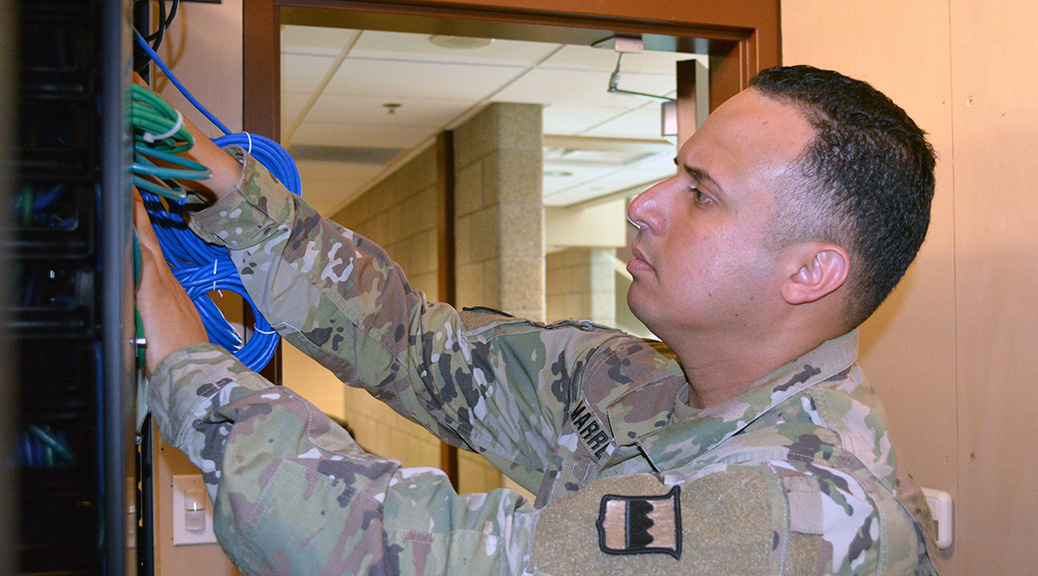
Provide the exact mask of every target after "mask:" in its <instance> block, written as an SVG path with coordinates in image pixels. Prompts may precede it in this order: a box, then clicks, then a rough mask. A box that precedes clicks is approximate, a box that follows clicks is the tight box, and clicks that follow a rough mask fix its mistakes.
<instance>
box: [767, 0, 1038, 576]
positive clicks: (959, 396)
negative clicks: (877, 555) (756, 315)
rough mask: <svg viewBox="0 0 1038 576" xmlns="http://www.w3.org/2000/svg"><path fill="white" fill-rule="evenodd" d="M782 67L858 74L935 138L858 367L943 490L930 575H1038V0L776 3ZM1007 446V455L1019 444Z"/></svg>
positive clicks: (912, 453)
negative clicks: (921, 234) (920, 202)
mask: <svg viewBox="0 0 1038 576" xmlns="http://www.w3.org/2000/svg"><path fill="white" fill-rule="evenodd" d="M782 10H783V28H782V32H783V54H784V62H786V63H792V62H810V63H813V64H818V65H822V66H827V67H833V68H837V69H840V70H842V71H845V72H848V73H850V74H852V75H856V76H860V77H864V78H866V79H868V80H870V81H872V82H874V83H875V84H876V85H877V86H878V87H879V88H880V89H882V90H884V91H886V92H888V93H889V94H890V95H891V96H892V97H893V98H894V100H895V101H898V102H900V103H902V104H903V105H904V106H905V108H906V109H908V111H909V113H910V114H912V115H913V117H915V118H916V119H917V120H918V121H919V122H920V124H921V125H923V127H924V128H926V129H927V130H929V131H930V132H931V133H932V135H933V136H932V138H933V142H934V143H935V145H936V147H937V150H938V153H939V154H940V156H941V160H940V165H939V168H938V197H937V199H936V201H935V205H934V224H933V226H932V228H931V234H930V237H929V238H928V240H927V243H926V245H924V248H923V252H922V254H921V255H920V259H919V261H918V262H917V265H916V267H915V269H914V270H913V271H912V272H911V273H910V275H909V277H908V278H907V280H906V284H905V285H904V286H903V287H901V288H899V289H898V291H897V292H896V293H895V296H894V298H893V300H892V301H891V302H889V303H887V304H885V305H884V307H883V308H882V310H881V312H880V314H879V315H878V317H877V318H875V319H873V320H871V321H870V322H869V323H868V324H867V326H866V327H865V328H864V329H863V334H864V336H865V338H864V342H865V346H864V348H863V358H862V363H863V365H864V366H865V370H866V372H867V373H868V374H869V376H870V378H871V379H872V380H873V381H874V382H875V383H876V384H877V388H879V389H880V391H881V394H882V395H883V397H884V400H885V402H886V404H887V409H888V411H889V412H890V413H891V420H892V426H893V427H894V432H895V440H896V442H897V443H898V444H899V445H900V446H901V447H902V449H903V451H904V452H906V453H907V456H908V459H909V461H910V462H911V463H912V465H913V469H914V470H915V472H916V476H917V477H918V478H919V479H920V480H921V482H922V483H923V484H924V485H927V486H932V487H935V488H941V489H945V490H948V491H950V492H952V494H953V495H954V496H955V506H956V511H955V522H956V534H955V540H956V544H955V546H954V548H952V549H951V550H950V551H948V552H945V553H944V554H943V555H942V559H941V562H940V566H941V569H942V573H943V574H945V575H946V576H947V575H950V574H952V575H953V574H1020V573H1030V572H1032V571H1033V570H1032V569H1033V567H1034V566H1035V565H1038V547H1035V546H1034V543H1035V542H1036V541H1038V501H1036V499H1034V498H1033V497H1032V496H1031V495H1032V494H1034V493H1035V491H1036V489H1038V458H1036V457H1035V456H1034V452H1035V451H1034V449H1033V448H1032V447H1030V445H1029V444H1030V439H1031V438H1033V437H1034V436H1035V435H1036V434H1038V422H1036V420H1035V418H1034V416H1033V415H1032V408H1031V407H1032V406H1034V405H1035V404H1036V403H1038V365H1036V364H1035V363H1034V362H1033V361H1032V360H1031V359H1030V356H1031V355H1032V354H1034V350H1036V349H1038V296H1036V295H1038V258H1036V256H1035V254H1036V249H1038V235H1035V233H1034V230H1035V228H1036V227H1038V195H1036V194H1035V192H1034V191H1035V190H1036V189H1038V173H1036V171H1035V169H1034V161H1035V156H1036V151H1038V104H1036V103H1035V98H1034V94H1035V93H1036V91H1038V80H1036V79H1035V77H1034V74H1033V68H1034V66H1033V59H1034V58H1033V55H1034V54H1035V53H1036V52H1038V39H1036V38H1038V37H1036V35H1035V34H1034V30H1035V26H1036V25H1038V6H1036V5H1035V4H1033V3H1032V2H1030V1H1028V0H1000V1H997V2H979V1H977V0H949V1H947V2H944V1H941V2H938V1H929V0H925V1H923V0H921V1H917V2H911V3H903V4H902V3H899V2H892V1H888V0H868V1H864V2H857V3H854V4H853V5H851V4H850V3H839V4H837V3H830V2H824V1H817V0H785V1H784V2H783V3H782ZM1018 445H1019V447H1018Z"/></svg>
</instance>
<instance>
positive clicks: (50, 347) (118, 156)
mask: <svg viewBox="0 0 1038 576" xmlns="http://www.w3.org/2000/svg"><path fill="white" fill-rule="evenodd" d="M14 10H15V12H16V18H17V20H16V21H17V22H18V24H17V36H19V44H20V48H19V50H18V52H17V57H16V60H17V61H16V62H15V63H14V64H15V68H16V70H17V73H16V82H15V90H14V91H13V94H11V95H10V96H9V97H10V98H11V99H12V100H13V102H11V103H10V107H11V108H13V109H14V110H15V114H16V118H17V120H16V124H17V130H16V133H15V134H13V135H12V136H11V138H10V140H13V142H9V143H8V144H7V145H6V146H5V147H8V146H10V147H11V148H13V150H11V151H10V152H11V154H12V156H13V170H12V171H13V181H12V182H11V183H12V186H10V189H11V190H10V191H11V193H10V194H9V195H8V196H7V197H4V200H5V202H4V206H3V209H4V210H6V211H7V214H6V215H5V226H6V230H5V231H4V234H2V235H0V242H2V244H0V250H2V252H3V259H4V269H3V270H2V272H3V274H4V275H5V276H6V277H7V278H8V285H7V288H8V294H7V295H6V298H7V302H6V304H5V308H6V309H5V310H4V313H3V314H2V316H3V317H4V323H5V326H4V333H5V340H6V346H7V350H6V352H7V354H8V357H9V358H13V359H14V360H15V362H14V363H16V364H17V368H13V366H12V365H11V364H13V363H11V362H8V365H7V366H4V367H3V374H4V376H5V377H6V379H7V380H8V385H7V386H6V387H5V394H6V400H7V401H9V402H11V403H12V404H13V407H14V412H15V413H16V414H17V418H16V421H15V422H14V423H13V425H11V426H10V427H9V431H10V438H9V444H10V449H9V450H8V452H9V454H10V456H11V458H10V459H11V461H13V463H14V469H15V476H16V485H15V489H14V491H13V492H14V493H13V494H11V492H10V491H8V496H9V497H10V496H14V498H13V500H14V502H16V504H15V505H14V514H15V515H16V516H17V521H16V522H15V524H16V525H17V529H15V530H13V531H10V532H13V534H12V535H11V537H10V538H9V540H11V543H10V549H11V550H12V557H11V558H10V560H11V561H13V563H16V565H17V567H18V568H17V571H18V573H21V574H68V575H88V574H91V575H92V574H127V573H134V572H137V561H136V546H137V544H136V530H135V527H136V525H137V523H138V522H137V517H136V516H137V513H136V510H135V505H134V502H135V499H134V494H135V491H136V484H137V482H136V480H135V476H136V474H135V460H136V454H137V449H136V442H135V432H136V428H135V425H134V424H135V415H136V378H137V376H136V370H137V368H136V360H135V357H136V354H135V349H134V338H135V333H134V326H135V323H134V312H133V289H134V267H133V266H134V264H133V239H132V226H131V223H132V209H133V199H132V196H131V188H130V169H129V167H130V159H131V157H130V153H131V148H130V138H129V131H128V128H127V126H128V116H127V115H128V110H129V107H128V102H129V100H128V98H127V93H128V92H127V87H128V85H129V83H130V73H131V54H132V53H131V47H130V14H131V10H130V5H129V1H128V0H125V1H119V0H112V1H108V0H93V1H91V0H79V1H76V0H23V1H22V2H19V3H18V4H17V5H16V7H15V8H14ZM15 374H17V376H16V377H15ZM12 380H13V382H14V383H15V385H14V386H13V387H12V386H11V385H10V382H11V381H12ZM12 388H13V391H12ZM5 561H6V559H5Z"/></svg>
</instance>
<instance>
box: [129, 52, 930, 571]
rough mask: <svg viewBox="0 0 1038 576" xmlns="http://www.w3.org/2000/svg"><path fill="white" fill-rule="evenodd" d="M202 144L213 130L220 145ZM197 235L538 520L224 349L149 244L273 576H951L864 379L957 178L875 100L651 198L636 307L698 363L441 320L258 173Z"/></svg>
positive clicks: (363, 382)
mask: <svg viewBox="0 0 1038 576" xmlns="http://www.w3.org/2000/svg"><path fill="white" fill-rule="evenodd" d="M196 133H197V131H196ZM198 140H199V145H198V146H196V148H195V150H194V151H192V153H193V154H194V155H195V158H196V160H199V161H200V162H202V163H203V164H206V165H208V166H209V167H210V168H212V169H213V171H214V173H215V176H214V178H213V179H212V180H211V181H209V182H208V183H207V184H206V186H205V187H204V188H200V189H198V190H197V192H198V193H199V194H200V195H201V197H202V198H204V199H206V200H208V201H209V202H211V204H210V205H208V206H207V207H205V208H204V209H203V210H200V211H199V212H197V213H195V214H194V215H193V217H192V219H191V222H190V225H191V226H192V229H193V230H195V231H196V232H197V233H198V234H199V235H201V236H202V237H203V238H204V239H206V240H208V241H211V242H215V243H218V244H222V245H225V246H227V247H228V248H229V250H230V253H231V256H232V259H233V260H234V261H235V263H236V265H237V266H238V268H239V270H240V272H241V275H242V279H243V281H244V283H245V285H246V288H247V289H248V290H249V293H250V294H251V295H252V296H253V298H254V300H255V301H256V302H257V304H258V306H259V307H260V309H261V310H262V312H263V314H264V315H265V316H266V317H267V318H268V319H269V320H270V322H271V325H272V326H274V327H275V328H276V329H277V330H278V332H279V333H280V334H281V335H282V336H284V337H285V338H286V339H287V340H288V341H289V342H291V343H292V344H293V345H295V346H297V347H298V348H300V349H301V350H302V351H304V352H305V353H307V354H309V355H310V356H312V357H314V358H315V359H317V360H318V361H320V362H321V363H322V364H323V365H325V366H326V367H328V368H329V369H330V370H332V371H333V372H334V373H335V374H336V375H337V376H338V377H339V378H340V379H342V380H343V381H344V382H346V383H348V384H350V385H355V386H361V387H364V388H366V389H367V390H369V391H370V392H371V393H372V394H373V395H375V396H377V397H378V398H380V399H381V400H383V401H385V402H387V403H388V404H390V405H391V406H393V407H394V409H396V410H397V411H399V412H400V413H402V414H404V415H405V416H407V417H409V418H411V419H412V420H414V421H416V422H419V423H421V424H422V425H424V426H425V427H426V428H428V429H429V430H430V431H432V432H433V433H434V434H436V435H438V436H439V437H440V438H442V439H444V440H445V441H447V442H450V443H452V444H454V445H456V446H460V447H462V448H466V449H470V450H474V451H476V452H479V453H480V454H482V455H483V456H484V457H486V458H487V459H488V460H489V461H490V462H492V463H493V464H494V465H496V466H497V467H498V468H500V469H501V470H502V471H503V472H504V473H505V474H508V475H509V476H510V477H511V478H513V479H514V480H515V481H516V482H518V483H519V484H520V485H522V486H524V487H527V488H529V489H530V490H532V491H534V492H536V493H537V502H536V506H535V505H533V504H531V503H530V502H527V501H526V500H525V499H524V498H522V497H521V496H519V495H518V494H516V493H514V492H511V491H507V490H495V491H494V492H491V493H489V494H475V495H466V496H459V495H458V494H456V493H455V492H454V490H453V489H452V488H451V486H450V483H449V482H448V480H447V478H446V476H445V475H444V474H443V473H442V472H439V471H436V470H429V469H406V468H402V467H401V466H400V464H399V463H398V462H394V461H389V460H386V459H382V458H378V457H375V456H372V455H369V454H366V453H364V452H363V451H362V450H361V449H360V448H358V446H357V445H356V443H355V442H354V441H353V439H352V438H350V436H349V435H348V434H347V433H346V432H345V431H344V430H342V429H341V428H339V427H337V426H335V425H334V424H333V423H332V422H331V421H330V420H329V419H328V418H327V417H326V416H324V415H323V414H321V413H320V412H319V411H318V410H317V409H316V408H314V407H313V406H312V405H311V404H310V403H308V402H307V401H306V400H304V399H302V398H300V397H299V396H298V395H296V394H295V393H293V392H292V391H291V390H288V389H286V388H284V387H273V386H271V385H270V384H269V383H268V382H266V381H264V380H263V379H262V378H261V377H259V376H258V375H256V374H254V373H252V372H250V371H248V370H247V369H246V368H244V367H243V366H242V365H241V364H240V363H239V362H237V361H236V360H234V358H232V357H231V356H230V355H229V354H228V353H227V352H225V351H224V350H222V349H220V348H218V347H216V346H215V345H212V344H208V343H206V335H205V331H204V328H203V327H202V325H201V322H200V321H199V320H198V318H197V315H196V314H195V312H194V307H193V305H192V304H191V302H190V301H189V300H188V299H187V297H186V295H185V294H184V293H183V291H182V290H179V287H178V285H177V284H176V281H175V280H174V279H173V278H172V277H171V275H170V274H169V273H168V270H167V269H166V267H165V266H162V264H161V263H162V256H161V254H160V248H159V247H158V246H157V244H156V243H155V241H154V236H153V235H152V234H151V233H150V227H149V224H148V222H147V218H146V216H144V215H142V211H141V210H138V214H137V220H136V222H137V226H138V228H139V231H140V233H141V236H142V244H143V246H142V248H143V252H144V255H145V258H144V260H145V264H146V265H145V272H144V278H143V280H142V283H141V287H140V290H139V292H138V299H139V306H140V309H141V313H142V316H143V317H144V321H145V331H146V334H147V337H148V349H147V368H148V371H149V372H150V375H151V381H150V385H149V389H148V402H149V406H150V407H151V410H152V411H153V413H154V415H155V420H156V422H157V424H158V426H159V429H160V431H161V433H162V435H163V437H164V438H165V439H166V440H167V441H168V442H170V443H171V444H173V445H176V446H178V447H180V449H182V450H183V451H184V452H185V453H187V454H188V456H190V457H191V459H192V460H193V461H194V462H195V463H196V464H197V465H198V466H199V468H200V469H201V470H202V472H203V473H204V476H205V481H206V483H207V486H208V488H209V490H210V494H211V495H212V497H213V500H214V502H215V508H216V518H215V522H216V530H217V535H218V537H219V539H220V543H221V544H222V545H223V547H224V549H225V550H226V552H227V553H228V555H229V556H230V557H231V559H232V560H234V562H235V563H236V564H237V565H238V567H239V568H240V569H241V570H242V571H244V572H246V573H249V574H273V573H292V574H311V573H313V574H317V573H321V574H366V573H374V574H398V573H399V574H446V573H451V574H499V573H500V574H553V575H562V574H566V575H584V574H587V575H591V574H609V573H633V572H634V571H636V570H637V571H642V572H646V573H652V574H679V573H680V574H864V573H870V574H871V573H878V574H906V573H917V574H934V573H936V571H935V569H934V567H933V565H932V562H931V560H930V558H931V557H932V556H933V554H934V550H935V549H934V546H933V540H932V535H931V530H932V522H931V520H930V516H929V511H928V510H927V507H926V504H925V500H924V499H923V498H922V497H921V494H920V492H919V489H918V487H917V486H916V485H915V483H914V482H913V481H912V480H911V478H910V477H909V476H908V473H907V470H906V468H905V465H904V464H903V463H902V462H900V461H899V460H898V458H897V456H896V455H895V451H894V449H893V448H892V446H891V445H890V441H889V438H888V436H887V432H886V424H885V421H884V415H883V410H882V407H881V406H880V403H879V400H878V399H877V398H876V396H875V394H874V393H873V391H872V390H871V388H870V387H869V385H868V384H867V383H866V381H865V379H864V377H863V375H862V373H861V371H860V370H859V368H858V367H857V365H856V364H855V358H856V355H857V331H856V327H857V326H858V325H859V324H860V323H861V322H863V321H864V320H865V319H866V318H868V316H869V315H870V314H871V313H872V312H873V311H874V310H875V309H876V307H877V306H878V305H879V304H880V302H882V300H883V299H884V298H885V297H886V295H887V294H888V293H889V291H890V290H891V289H892V288H893V286H894V285H895V284H896V283H897V282H898V280H899V279H900V278H901V276H902V275H903V273H904V272H905V269H906V268H907V267H908V265H909V263H910V262H911V261H912V259H913V258H914V257H915V254H916V251H917V250H918V248H919V246H920V244H921V243H922V241H923V238H924V236H925V233H926V229H927V226H928V224H929V206H930V200H931V198H932V195H933V189H934V173H933V171H934V155H933V151H932V149H931V147H930V145H929V144H928V143H927V142H926V139H925V137H924V133H923V132H922V131H921V130H920V129H919V128H918V127H917V126H916V125H915V123H914V122H913V121H912V120H911V119H910V118H909V117H908V116H907V115H906V114H905V113H904V111H902V110H901V109H900V108H898V107H897V106H896V105H895V104H894V103H892V102H891V101H890V100H889V99H888V98H886V97H885V96H883V95H882V94H880V93H879V92H877V91H876V90H874V89H873V88H872V87H871V86H869V85H867V84H865V83H863V82H860V81H856V80H852V79H850V78H847V77H845V76H842V75H840V74H837V73H835V72H829V71H823V70H818V69H815V68H811V67H806V66H797V67H786V68H776V69H771V70H767V71H764V72H763V73H761V74H760V75H759V76H758V77H757V78H756V79H755V80H754V81H753V83H752V86H751V87H750V88H748V89H746V90H745V91H743V92H741V93H740V94H738V95H736V96H735V97H733V98H732V99H730V100H729V101H727V102H725V103H724V104H723V105H721V106H720V107H718V108H717V110H716V111H715V112H714V113H713V114H711V116H710V117H709V118H708V119H707V120H706V122H705V123H704V124H703V126H702V128H701V129H700V130H699V131H697V132H696V133H695V134H694V135H693V136H692V137H691V138H690V140H689V141H688V142H687V143H686V144H684V145H683V146H682V147H681V149H680V151H679V153H678V155H677V158H676V159H675V163H676V165H677V170H676V173H675V175H674V176H673V177H671V178H669V179H667V180H665V181H663V182H661V183H659V184H657V185H656V186H654V187H652V188H651V189H649V190H647V191H646V192H644V193H643V194H642V195H641V196H639V197H638V198H637V199H635V200H634V201H633V202H632V203H631V205H630V208H629V217H630V219H631V221H632V222H633V223H634V224H635V226H637V227H638V237H637V240H636V241H635V242H634V245H633V251H634V259H633V260H632V261H631V263H630V264H629V265H628V270H629V271H630V272H631V275H632V276H633V278H634V282H633V284H632V286H631V289H630V293H629V295H628V301H629V302H630V305H631V309H632V310H633V311H634V312H635V313H636V314H637V315H638V317H639V318H640V319H641V320H642V321H643V322H644V323H645V324H646V325H647V326H648V327H649V328H650V329H651V330H652V331H653V332H654V333H655V334H657V335H658V336H659V337H660V338H661V339H662V340H663V341H664V342H665V343H666V344H668V345H669V346H670V348H671V349H673V351H674V353H675V354H676V356H677V359H676V360H672V359H670V358H669V357H668V356H665V355H663V354H661V353H660V352H659V351H657V350H656V348H654V347H653V346H650V345H648V344H646V343H645V342H643V341H641V340H639V339H637V338H634V337H632V336H630V335H627V334H624V333H622V332H619V331H615V330H609V329H605V328H601V327H598V326H594V325H591V324H588V323H586V322H575V321H564V322H558V323H554V324H550V325H547V326H545V325H542V324H538V323H535V322H531V321H528V320H524V319H520V318H513V317H509V316H507V315H503V314H495V313H491V312H486V311H468V312H466V311H461V312H459V311H456V310H454V309H452V308H450V307H449V306H446V305H443V304H437V303H431V302H428V301H426V299H425V297H424V295H423V294H422V293H421V292H418V291H415V290H412V289H411V288H410V286H409V285H408V283H407V281H406V279H405V278H404V276H403V274H402V272H401V270H400V268H399V267H398V266H397V265H396V264H394V263H393V262H391V261H390V260H389V259H388V258H387V256H386V255H385V253H384V252H382V250H381V249H380V248H378V247H377V246H375V245H374V244H373V243H371V242H370V241H368V240H366V239H364V238H362V237H360V236H359V235H356V234H354V233H352V232H350V231H349V230H345V229H342V228H341V227H339V226H337V225H336V224H334V223H332V222H330V221H328V220H325V219H324V218H322V217H321V216H320V215H318V214H317V213H316V212H314V210H313V209H312V208H311V207H310V206H308V205H307V204H306V202H305V201H303V200H301V199H299V198H297V197H294V196H293V195H291V194H289V193H288V192H287V191H286V190H284V188H283V187H282V186H280V185H279V184H278V183H277V182H276V181H275V180H274V179H273V178H272V177H271V176H270V174H269V173H267V172H266V171H265V170H264V169H263V168H262V167H261V166H259V165H257V163H256V162H255V161H254V160H253V159H251V158H249V157H248V155H247V154H246V153H245V152H244V151H243V150H241V149H240V148H234V147H232V148H229V149H228V150H227V152H228V153H229V154H228V153H224V151H221V150H219V149H218V148H216V147H215V146H212V145H210V144H208V141H207V140H206V139H205V138H199V139H198Z"/></svg>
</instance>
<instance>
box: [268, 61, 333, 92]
mask: <svg viewBox="0 0 1038 576" xmlns="http://www.w3.org/2000/svg"><path fill="white" fill-rule="evenodd" d="M334 62H335V58H334V57H332V56H312V55H302V54H282V55H281V91H282V92H297V93H311V92H313V91H314V90H317V88H318V86H320V84H321V80H322V79H324V75H325V74H327V73H328V69H329V68H330V67H331V65H332V64H333V63H334Z"/></svg>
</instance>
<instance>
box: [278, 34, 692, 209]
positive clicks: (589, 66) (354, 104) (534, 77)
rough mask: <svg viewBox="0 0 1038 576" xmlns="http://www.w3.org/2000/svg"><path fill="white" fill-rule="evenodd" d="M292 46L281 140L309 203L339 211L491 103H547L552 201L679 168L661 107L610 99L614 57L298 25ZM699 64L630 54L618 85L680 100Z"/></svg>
mask: <svg viewBox="0 0 1038 576" xmlns="http://www.w3.org/2000/svg"><path fill="white" fill-rule="evenodd" d="M437 40H444V41H446V42H447V43H448V44H455V45H456V44H459V43H463V44H464V43H468V42H469V41H468V39H461V40H458V39H451V38H446V39H437ZM281 50H282V60H281V102H282V112H281V118H282V140H283V142H284V143H285V144H286V146H287V147H288V148H289V151H290V152H291V153H292V155H293V157H295V158H296V161H297V164H298V165H299V169H300V172H301V174H302V177H303V186H304V195H305V196H306V197H307V199H308V200H309V201H310V202H311V203H312V204H314V206H315V207H316V208H317V209H318V210H320V211H321V212H323V213H326V214H332V213H334V212H336V211H338V210H339V209H341V208H343V207H344V206H345V205H346V204H348V203H349V201H350V200H351V199H352V198H354V197H355V196H356V195H358V194H360V193H362V192H363V191H364V190H366V189H367V188H369V187H370V186H371V185H373V184H374V183H376V182H377V181H379V180H380V179H381V178H383V177H385V176H386V175H387V174H389V173H391V172H392V170H393V169H395V168H396V167H397V166H398V165H400V164H402V163H403V162H404V161H405V160H407V159H408V158H410V157H412V156H413V155H415V154H416V153H417V152H419V151H421V150H422V149H424V148H425V147H427V146H429V145H430V144H431V143H432V141H433V139H434V138H435V137H436V135H437V134H438V133H440V132H441V131H443V130H449V129H453V128H455V127H456V126H458V125H460V124H462V123H463V122H464V121H465V120H467V119H468V118H470V117H472V116H473V115H474V114H475V113H477V112H478V111H479V110H481V109H482V108H483V107H484V106H485V105H486V104H488V103H490V102H518V103H531V104H540V105H542V106H543V107H544V116H543V118H544V134H545V156H544V171H545V177H544V184H543V191H544V201H545V204H546V205H549V206H571V205H574V204H579V203H583V202H589V201H593V200H594V199H596V198H601V197H604V196H615V195H617V194H622V193H623V192H624V191H629V193H633V192H630V191H633V190H639V189H641V188H642V187H645V186H647V185H648V184H650V183H652V182H654V181H658V180H660V179H663V178H665V177H667V176H669V175H670V174H672V173H673V171H674V164H673V157H674V147H673V145H672V144H670V143H668V142H667V141H666V140H664V139H663V138H661V136H660V104H659V102H654V101H651V100H646V99H642V98H637V97H632V96H628V95H619V94H610V93H608V92H607V90H606V89H607V87H608V85H609V79H610V75H611V74H612V72H613V70H614V68H615V67H616V61H617V53H616V52H614V51H613V50H610V49H601V48H592V47H589V46H572V45H562V44H550V43H540V42H521V41H515V40H494V41H492V42H489V43H487V44H486V45H485V46H481V47H444V46H442V45H437V44H434V43H433V42H430V36H429V35H424V34H406V33H399V32H382V31H361V30H347V29H338V28H316V27H305V26H285V27H283V29H282V38H281ZM693 57H694V56H693V55H690V54H677V53H670V52H650V51H646V52H642V53H638V54H627V55H625V56H624V59H623V64H622V67H621V77H620V83H619V87H620V88H622V89H624V90H629V91H635V92H643V93H647V94H654V95H662V96H673V95H674V94H675V92H676V91H675V79H674V69H675V62H677V61H678V60H687V59H690V58H693ZM584 143H587V145H584Z"/></svg>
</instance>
